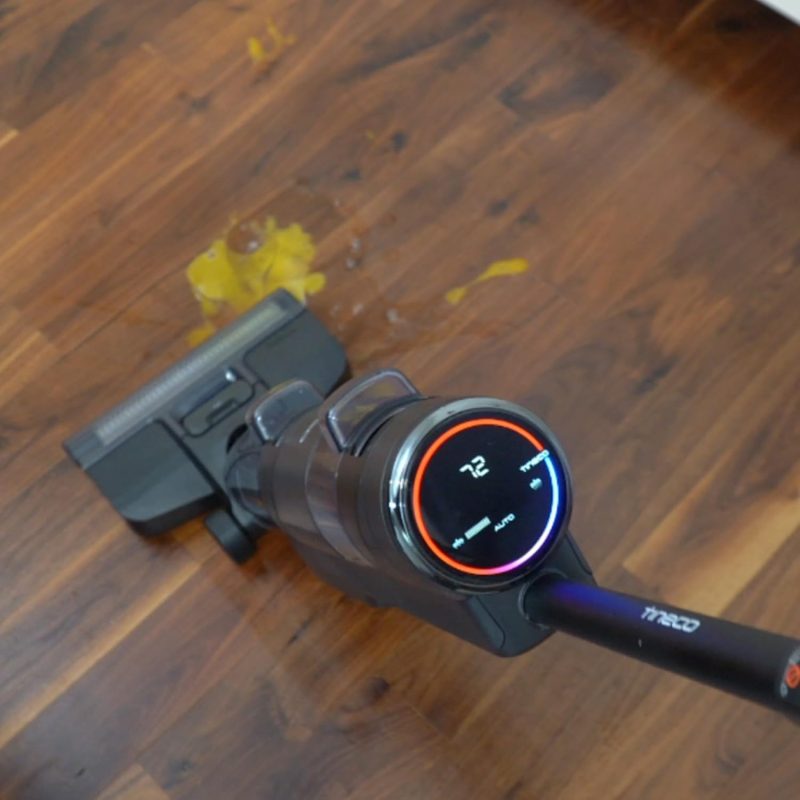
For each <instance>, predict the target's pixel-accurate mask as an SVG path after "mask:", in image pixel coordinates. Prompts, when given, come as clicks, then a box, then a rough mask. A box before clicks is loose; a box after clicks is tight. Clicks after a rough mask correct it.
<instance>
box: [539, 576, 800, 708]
mask: <svg viewBox="0 0 800 800" xmlns="http://www.w3.org/2000/svg"><path fill="white" fill-rule="evenodd" d="M524 608H525V612H526V614H527V615H528V617H529V619H530V620H531V621H533V622H536V623H538V624H541V625H546V626H548V627H552V628H555V629H557V630H562V631H564V632H566V633H570V634H572V635H573V636H578V637H580V638H581V639H586V640H587V641H590V642H594V643H595V644H599V645H601V646H603V647H607V648H609V649H610V650H616V651H617V652H619V653H624V654H625V655H628V656H631V657H632V658H636V659H638V660H639V661H645V662H647V663H649V664H653V665H655V666H657V667H663V668H664V669H668V670H670V671H672V672H677V673H679V674H681V675H685V676H686V677H688V678H692V679H693V680H696V681H700V682H702V683H706V684H709V685H710V686H714V687H716V688H718V689H722V690H723V691H726V692H730V693H732V694H735V695H739V696H740V697H744V698H746V699H748V700H752V701H754V702H756V703H761V704H762V705H765V706H768V707H769V708H772V709H775V710H777V711H781V712H782V713H784V714H786V715H788V716H790V717H792V718H793V719H794V720H795V721H798V722H800V663H799V662H800V642H798V641H795V640H794V639H789V638H787V637H786V636H780V635H778V634H775V633H767V632H766V631H761V630H758V629H756V628H749V627H747V626H745V625H737V624H736V623H734V622H727V621H725V620H721V619H716V618H715V617H706V616H704V615H702V614H696V613H694V612H692V611H686V610H683V609H680V608H674V607H672V606H668V605H665V604H664V603H660V602H659V603H655V602H652V601H650V600H644V599H641V598H638V597H633V596H631V595H626V594H620V593H618V592H612V591H609V590H607V589H601V588H599V587H597V586H593V585H589V584H585V583H577V582H575V581H570V580H567V579H565V578H561V577H560V576H557V575H545V576H542V578H540V579H539V580H538V581H536V582H535V583H534V584H533V585H532V586H531V587H530V589H529V590H528V592H527V594H526V595H525V598H524Z"/></svg>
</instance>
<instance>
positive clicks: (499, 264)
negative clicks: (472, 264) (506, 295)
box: [445, 258, 529, 306]
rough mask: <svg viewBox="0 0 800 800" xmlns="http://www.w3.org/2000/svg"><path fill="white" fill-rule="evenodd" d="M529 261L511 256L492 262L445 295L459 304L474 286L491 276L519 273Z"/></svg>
mask: <svg viewBox="0 0 800 800" xmlns="http://www.w3.org/2000/svg"><path fill="white" fill-rule="evenodd" d="M528 266H529V265H528V262H527V260H526V259H524V258H509V259H507V260H505V261H494V262H492V263H491V264H490V265H489V266H488V267H487V268H486V269H485V270H484V271H483V272H482V273H481V274H480V275H478V277H477V278H474V279H473V280H471V281H470V282H469V283H467V284H465V285H464V286H456V287H455V289H451V290H450V291H449V292H447V294H446V295H445V299H446V300H447V302H448V303H451V304H452V305H454V306H455V305H458V304H459V303H460V302H461V301H462V300H463V299H464V297H465V296H466V294H467V292H468V291H469V290H470V288H471V287H472V286H475V285H476V284H478V283H483V281H488V280H490V279H491V278H499V277H501V276H503V275H519V274H520V273H521V272H525V271H526V270H527V269H528Z"/></svg>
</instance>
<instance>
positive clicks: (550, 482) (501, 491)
mask: <svg viewBox="0 0 800 800" xmlns="http://www.w3.org/2000/svg"><path fill="white" fill-rule="evenodd" d="M411 505H412V512H413V519H414V522H415V525H416V528H417V532H418V533H419V536H420V537H421V538H422V541H423V542H424V544H425V546H426V548H427V549H428V551H429V552H430V553H431V554H432V555H433V556H434V557H435V558H436V559H437V560H438V561H439V562H441V563H444V564H445V565H447V566H448V567H450V568H451V569H453V570H456V571H458V572H460V573H466V574H469V575H484V576H499V575H507V573H516V572H519V571H523V570H526V569H528V568H529V567H530V566H532V565H533V563H535V562H536V561H537V560H538V559H540V558H541V557H542V556H544V554H545V553H547V552H548V551H549V549H550V546H551V545H552V544H553V543H554V542H555V540H556V538H557V537H558V534H559V532H560V530H561V527H562V523H563V521H564V516H565V511H566V508H567V505H568V501H567V482H566V478H565V473H564V468H563V466H562V464H561V463H560V461H559V459H558V457H557V455H556V454H555V452H554V446H553V445H552V443H550V442H548V441H547V439H546V438H545V436H544V435H543V434H542V432H541V431H538V430H535V429H533V428H532V426H531V425H530V424H529V423H527V422H525V421H522V420H518V419H516V418H515V419H514V420H511V419H506V418H503V417H501V416H491V417H488V416H480V417H476V418H473V419H468V420H465V421H461V422H456V423H454V424H452V425H451V426H450V427H448V428H447V429H446V430H445V431H444V432H442V433H439V434H438V435H435V434H434V435H433V437H432V440H430V441H429V443H428V444H427V446H425V445H423V450H422V456H421V458H420V459H419V461H418V463H417V466H416V468H415V471H414V473H413V480H412V482H411Z"/></svg>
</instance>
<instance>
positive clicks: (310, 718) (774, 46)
mask: <svg viewBox="0 0 800 800" xmlns="http://www.w3.org/2000/svg"><path fill="white" fill-rule="evenodd" d="M269 19H272V20H274V22H275V24H276V25H277V27H278V28H279V29H280V30H281V31H282V32H284V33H285V34H287V35H289V34H291V35H294V36H295V37H296V39H297V41H296V43H295V44H294V45H292V46H290V47H288V48H287V49H286V50H285V51H284V52H283V53H282V54H281V56H280V58H279V59H278V60H277V62H276V63H275V64H274V65H273V66H272V68H271V69H269V70H265V69H260V70H259V69H257V68H256V67H254V65H253V63H251V57H250V55H248V45H247V41H248V39H249V38H251V37H261V38H262V40H263V41H264V42H265V44H268V42H267V40H266V38H265V35H266V25H267V21H268V20H269ZM267 49H268V48H267ZM0 186H1V187H2V189H1V190H0V231H1V232H2V241H3V242H4V243H5V244H4V245H3V247H2V251H0V287H1V288H2V294H1V295H0V470H2V471H1V472H0V507H1V508H0V586H1V587H2V591H1V592H0V797H2V798H4V799H5V800H8V799H9V798H13V799H14V800H17V799H19V800H22V799H23V798H24V800H68V799H69V798H98V797H100V798H103V800H111V799H112V798H114V800H164V798H175V799H176V800H177V798H191V799H192V800H195V799H196V798H211V799H212V800H218V799H219V798H225V799H226V800H227V799H228V798H257V799H259V800H260V799H261V798H281V799H282V798H331V799H333V798H337V799H338V798H365V799H367V800H378V799H379V798H392V799H393V800H394V799H399V800H405V798H409V800H410V799H412V798H414V799H416V798H448V800H449V799H451V798H452V799H456V798H459V799H460V798H482V799H486V798H506V800H511V798H514V800H520V799H521V798H531V799H533V798H535V799H536V800H548V799H552V798H566V799H567V800H572V799H573V798H600V799H601V800H605V798H618V797H621V798H634V799H635V800H641V799H642V798H671V799H673V798H720V799H722V798H724V799H725V800H730V798H735V799H736V800H738V799H739V798H756V797H760V798H770V799H771V800H780V799H782V798H785V799H786V800H789V799H792V800H793V799H794V798H796V797H797V796H798V785H799V783H800V757H799V756H798V752H799V751H798V732H797V729H796V728H794V727H793V726H792V725H791V724H790V723H788V722H786V721H784V720H783V719H781V718H779V717H778V716H776V715H774V714H772V713H769V712H767V711H764V710H762V709H760V708H758V707H755V706H752V705H749V704H747V703H745V702H743V701H738V700H735V699H732V698H729V697H727V696H724V695H721V694H720V693H718V692H715V691H713V690H710V689H706V688H703V687H699V686H695V685H691V684H689V683H688V682H687V681H685V680H683V679H680V678H677V677H673V676H671V675H667V674H663V673H660V672H658V671H656V670H654V669H652V668H649V667H645V666H642V665H639V664H637V663H634V662H629V661H627V660H626V659H624V658H622V657H620V656H616V655H613V654H610V653H605V652H603V651H600V650H598V649H596V648H593V647H592V646H590V645H588V644H584V643H581V642H578V641H573V640H570V639H569V638H567V637H566V636H556V637H554V638H553V639H551V640H549V641H548V642H547V643H546V644H545V645H543V646H542V647H541V648H539V649H537V650H534V651H532V652H530V653H528V654H527V655H525V656H522V657H519V658H516V659H514V660H510V661H504V660H501V659H497V658H494V657H492V656H490V655H488V654H485V653H483V652H480V651H478V650H476V649H474V648H472V647H470V646H469V645H467V644H464V643H462V642H460V641H457V640H455V639H453V638H451V637H449V636H447V635H445V634H443V633H440V632H438V631H437V630H435V629H433V628H430V627H427V626H425V625H424V624H422V623H420V622H417V621H415V620H413V619H411V618H409V617H407V616H406V615H404V614H403V613H400V612H398V611H379V610H374V609H373V610H371V609H368V608H366V607H363V606H361V605H359V604H358V603H355V602H353V601H350V600H348V599H345V598H343V597H341V596H340V595H339V594H338V593H337V592H335V591H333V590H332V589H329V588H327V587H326V586H324V585H322V584H321V583H320V582H319V581H318V580H317V579H316V578H315V577H314V576H313V575H312V574H311V573H310V572H309V571H308V570H306V569H305V568H304V567H303V564H302V563H301V562H300V560H299V559H298V558H297V557H296V556H295V555H294V553H293V552H292V550H291V548H290V546H289V545H288V544H287V542H286V540H285V538H284V537H283V536H282V535H280V534H274V535H271V536H269V537H267V538H266V539H265V540H263V546H262V547H261V549H260V551H259V555H258V558H257V559H256V563H253V564H252V565H249V566H248V567H246V568H244V569H242V568H239V567H236V566H235V565H233V564H232V563H231V562H229V561H228V559H227V558H226V557H225V556H224V555H223V554H222V553H221V552H220V551H218V549H217V548H216V545H215V544H214V543H213V542H212V541H211V539H210V537H209V536H208V535H207V534H205V533H204V532H203V530H202V528H201V525H200V523H199V522H198V523H196V524H192V525H189V526H186V528H184V529H182V530H181V531H179V532H177V533H176V534H175V535H174V536H173V537H170V538H169V539H168V540H167V541H165V542H164V543H163V544H162V545H161V546H158V545H153V544H148V543H147V542H144V541H142V540H140V539H139V538H137V537H136V536H135V535H134V534H132V533H131V532H130V531H128V530H127V529H126V527H125V525H124V524H123V523H122V522H121V521H120V519H119V518H118V517H117V515H116V514H115V513H114V511H113V510H112V509H111V508H110V506H109V505H108V504H107V502H106V501H105V500H104V499H103V498H102V497H101V496H100V495H99V493H98V492H97V491H96V489H95V488H94V486H93V485H92V484H91V482H90V481H89V480H88V479H87V478H86V476H85V475H83V474H82V473H81V472H80V471H79V470H78V469H76V468H75V467H74V466H73V465H72V464H71V463H70V462H69V461H68V459H67V458H66V457H65V455H64V453H63V452H62V450H61V447H60V445H61V442H62V441H63V439H64V438H66V437H67V436H68V435H69V434H71V433H73V432H75V431H76V430H77V429H78V428H79V427H80V426H82V425H83V424H85V423H86V422H88V421H89V420H91V419H92V418H93V417H94V416H96V415H97V414H98V413H100V412H101V411H102V410H104V409H105V408H107V407H108V406H109V405H111V404H112V403H114V402H116V401H118V400H120V399H121V398H123V397H124V396H125V395H126V394H127V393H129V392H130V391H131V390H132V389H133V388H134V387H136V386H137V385H139V384H140V383H141V382H142V381H144V380H145V379H146V378H148V377H150V376H152V375H154V374H156V373H157V372H158V371H160V370H161V369H163V368H164V367H166V366H167V365H169V364H170V363H172V362H173V361H174V360H175V359H176V358H178V357H180V356H181V355H183V354H184V353H185V352H186V351H187V349H188V345H187V339H186V336H187V333H188V332H189V331H190V330H191V329H192V328H194V327H195V326H197V325H198V323H199V322H200V319H201V318H200V312H199V309H198V306H197V303H196V301H195V299H194V298H193V296H192V293H191V291H190V287H189V285H188V283H187V281H186V277H185V267H186V265H187V264H188V263H189V261H190V260H191V259H192V258H193V257H194V256H195V255H196V254H197V253H199V252H201V251H202V250H203V248H205V247H206V246H207V245H208V243H209V242H211V241H212V239H213V238H214V237H215V236H217V235H219V234H220V233H221V232H223V231H224V230H225V227H226V225H227V224H228V222H229V220H230V219H231V217H232V215H240V216H241V215H247V214H251V213H259V214H261V213H263V214H272V215H274V216H276V217H277V218H278V220H279V221H280V222H281V224H288V223H290V222H299V223H300V224H302V225H303V227H304V228H305V229H306V230H308V231H309V232H310V233H311V234H312V235H313V236H314V238H315V241H316V242H317V244H318V246H319V254H318V257H317V261H316V264H315V266H316V268H318V269H321V270H322V271H324V272H325V274H326V276H327V287H326V288H325V289H324V290H323V291H322V292H321V293H319V294H317V295H315V296H314V297H313V298H312V301H311V306H312V308H313V310H314V312H315V313H317V314H318V315H319V317H320V318H321V319H322V320H323V321H324V322H325V323H326V324H327V325H328V326H329V327H330V329H331V330H333V331H335V332H336V334H337V335H338V336H339V337H340V338H341V340H342V341H343V343H344V344H345V346H346V348H347V350H348V353H349V355H350V358H351V361H352V363H353V366H354V370H355V371H356V372H357V373H358V372H361V371H364V370H366V369H368V368H373V367H378V366H396V367H399V368H401V369H403V370H405V371H406V372H407V373H408V374H409V375H410V376H411V377H412V379H413V380H414V381H415V382H416V383H417V384H418V385H419V386H420V387H423V388H424V389H425V390H428V391H430V392H431V393H445V394H453V395H459V394H487V393H490V394H495V395H498V396H500V397H505V398H509V399H512V400H515V401H518V402H521V403H524V404H526V405H528V406H529V407H530V408H532V409H533V410H535V411H536V412H537V413H538V414H540V415H541V416H543V417H544V418H545V419H546V420H547V421H548V422H549V423H550V425H551V426H552V427H553V428H554V429H555V430H556V431H557V432H558V434H559V435H560V437H561V438H562V440H563V442H564V444H565V446H566V449H567V452H568V454H569V456H570V458H571V463H572V467H573V471H574V475H575V482H576V487H577V488H576V494H577V496H576V502H575V510H574V515H573V524H572V529H573V532H574V533H575V535H576V537H577V538H578V539H579V540H580V542H581V543H582V545H583V546H584V548H585V551H586V553H587V555H588V556H589V558H590V560H591V561H592V562H593V564H594V566H595V568H596V572H597V575H598V577H599V578H600V580H601V581H602V582H604V583H607V584H609V585H612V586H614V587H617V588H620V589H623V590H629V591H640V592H646V593H648V594H650V595H652V596H654V597H656V598H661V599H663V600H665V601H670V602H672V603H675V604H681V605H684V606H689V607H695V608H697V609H698V610H701V611H704V612H707V613H715V614H716V613H718V614H725V615H727V616H729V617H731V618H733V619H736V620H739V621H743V622H746V623H751V624H756V625H761V626H764V627H768V628H772V629H775V630H778V631H781V632H783V633H786V634H791V635H794V636H799V635H800V615H798V597H799V594H800V592H799V590H798V587H800V532H799V531H800V424H799V423H798V419H799V417H800V324H799V323H800V28H797V27H793V26H792V25H791V24H789V23H788V22H786V21H784V20H783V19H782V18H780V17H778V16H777V15H775V14H774V13H772V12H770V11H768V10H766V9H765V8H763V7H761V6H760V5H757V4H756V3H754V2H749V1H747V2H746V1H745V0H712V2H688V1H687V0H660V1H659V2H652V3H628V2H622V0H604V1H602V2H601V1H599V0H544V2H530V0H499V1H494V0H450V1H449V2H432V0H418V2H414V3H411V2H402V0H341V1H340V2H332V0H282V1H281V0H274V2H273V1H272V0H228V1H227V2H223V1H222V0H219V1H217V0H197V1H195V0H172V1H171V2H168V3H164V2H156V0H137V1H136V2H131V1H130V0H36V1H35V2H34V0H31V1H30V2H13V0H12V1H11V2H9V1H8V0H4V1H3V2H0ZM354 238H356V239H359V240H360V241H361V243H362V253H361V254H359V255H360V258H361V263H360V265H358V266H357V267H356V268H353V269H350V268H348V264H347V261H348V258H349V257H350V255H349V254H351V250H352V241H353V239H354ZM508 258H524V259H527V261H528V262H529V264H530V268H529V269H528V271H527V272H525V273H523V274H520V275H515V276H510V277H503V278H498V279H496V280H492V281H486V282H484V283H481V284H478V285H475V286H473V287H472V288H471V290H470V291H469V292H468V293H467V296H466V298H465V299H464V301H463V302H462V303H460V304H459V305H452V304H449V303H448V302H447V301H446V300H445V294H446V292H447V291H448V290H450V289H452V288H453V287H455V286H457V285H461V284H464V283H466V282H467V281H469V280H470V279H472V278H474V277H476V276H478V275H479V274H480V273H481V272H482V271H483V270H484V269H485V268H486V267H487V266H488V265H489V264H490V263H491V262H493V261H495V260H498V259H508Z"/></svg>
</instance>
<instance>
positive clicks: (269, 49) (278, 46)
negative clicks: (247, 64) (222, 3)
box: [247, 19, 297, 72]
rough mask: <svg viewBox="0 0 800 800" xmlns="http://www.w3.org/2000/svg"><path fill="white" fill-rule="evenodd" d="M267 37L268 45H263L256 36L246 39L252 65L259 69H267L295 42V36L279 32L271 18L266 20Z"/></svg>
mask: <svg viewBox="0 0 800 800" xmlns="http://www.w3.org/2000/svg"><path fill="white" fill-rule="evenodd" d="M267 37H268V38H269V45H268V46H265V45H264V42H262V41H261V39H259V38H258V37H257V36H251V37H250V38H249V39H248V40H247V52H248V54H249V55H250V60H251V61H252V62H253V65H254V66H255V67H257V68H258V69H259V70H261V71H264V72H265V71H267V70H268V69H270V67H272V65H273V64H275V63H276V62H277V61H278V59H279V58H280V57H281V56H282V55H283V54H284V52H285V51H286V49H287V48H289V47H291V46H292V45H293V44H295V42H297V37H296V36H292V35H291V34H289V35H286V34H283V33H281V31H280V30H279V29H278V26H277V25H276V24H275V23H274V22H273V20H271V19H268V20H267Z"/></svg>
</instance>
